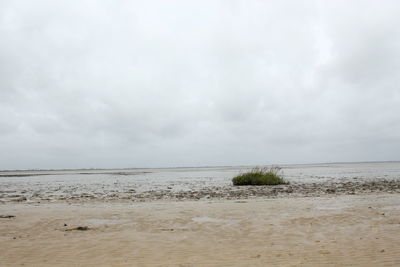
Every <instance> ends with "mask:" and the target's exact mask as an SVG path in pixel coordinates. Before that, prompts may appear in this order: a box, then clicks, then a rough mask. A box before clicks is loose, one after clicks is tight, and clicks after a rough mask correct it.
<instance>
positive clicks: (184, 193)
mask: <svg viewBox="0 0 400 267" xmlns="http://www.w3.org/2000/svg"><path fill="white" fill-rule="evenodd" d="M250 168H251V167H215V168H170V169H119V170H65V171H54V170H53V171H6V172H4V171H3V172H0V185H1V187H0V203H9V202H12V203H17V202H18V203H49V202H50V203H52V202H71V203H74V202H93V201H94V202H96V201H103V202H149V201H182V200H213V199H227V200H229V199H248V198H275V197H292V196H293V197H296V196H297V197H298V196H322V195H325V194H339V195H341V194H365V193H383V192H385V193H400V162H375V163H344V164H314V165H287V166H282V172H283V176H284V178H285V180H287V181H288V182H289V184H288V185H278V186H257V187H256V186H243V187H235V186H233V185H232V182H231V179H232V178H233V177H234V176H235V175H237V174H239V173H241V172H244V171H246V170H249V169H250Z"/></svg>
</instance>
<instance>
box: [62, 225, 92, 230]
mask: <svg viewBox="0 0 400 267" xmlns="http://www.w3.org/2000/svg"><path fill="white" fill-rule="evenodd" d="M87 230H89V227H88V226H78V227H75V228H70V229H66V230H65V231H87Z"/></svg>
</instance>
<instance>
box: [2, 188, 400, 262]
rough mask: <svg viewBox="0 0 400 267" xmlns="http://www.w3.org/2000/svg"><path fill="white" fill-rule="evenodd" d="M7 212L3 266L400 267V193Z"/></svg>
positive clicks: (9, 208) (12, 207)
mask: <svg viewBox="0 0 400 267" xmlns="http://www.w3.org/2000/svg"><path fill="white" fill-rule="evenodd" d="M0 215H2V216H3V217H1V218H0V266H374V267H375V266H400V194H396V193H395V194H387V193H379V194H378V193H372V194H362V195H324V196H320V197H292V198H269V199H267V198H265V199H252V200H212V201H206V200H205V201H180V202H166V201H163V202H157V201H156V202H147V203H100V202H98V203H88V202H82V203H80V204H79V203H74V204H68V203H50V204H43V203H41V204H26V203H25V204H23V203H20V204H12V203H6V204H2V205H0ZM13 216H15V217H13Z"/></svg>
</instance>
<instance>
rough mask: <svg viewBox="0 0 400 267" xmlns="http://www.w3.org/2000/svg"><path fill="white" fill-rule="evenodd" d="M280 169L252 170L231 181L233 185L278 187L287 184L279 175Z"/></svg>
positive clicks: (257, 168)
mask: <svg viewBox="0 0 400 267" xmlns="http://www.w3.org/2000/svg"><path fill="white" fill-rule="evenodd" d="M280 170H281V168H279V167H271V168H259V167H256V168H253V169H252V170H251V171H249V172H245V173H241V174H239V175H238V176H235V177H234V178H233V179H232V183H233V185H278V184H287V183H288V182H286V181H285V180H284V179H283V178H282V175H281V174H280Z"/></svg>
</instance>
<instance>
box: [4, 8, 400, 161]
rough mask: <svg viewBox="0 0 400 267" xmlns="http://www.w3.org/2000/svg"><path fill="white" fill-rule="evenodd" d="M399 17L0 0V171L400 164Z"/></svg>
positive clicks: (392, 12) (361, 11)
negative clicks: (285, 164)
mask: <svg viewBox="0 0 400 267" xmlns="http://www.w3.org/2000/svg"><path fill="white" fill-rule="evenodd" d="M399 14H400V3H399V1H396V0H393V1H337V0H335V1H295V0H293V1H249V0H244V1H234V0H231V1H217V0H210V1H204V0H202V1H188V0H182V1H165V0H158V1H157V0H156V1H152V0H150V1H149V0H146V1H111V0H110V1H100V0H96V1H95V0H93V1H84V0H76V1H72V0H65V1H54V0H48V1H41V0H38V1H30V0H25V1H23V0H21V1H9V0H0V169H29V168H90V167H97V168H110V167H166V166H169V167H171V166H204V165H242V164H247V165H253V164H284V163H312V162H335V161H375V160H378V161H380V160H400V156H399V155H400V154H399V153H400V15H399Z"/></svg>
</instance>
